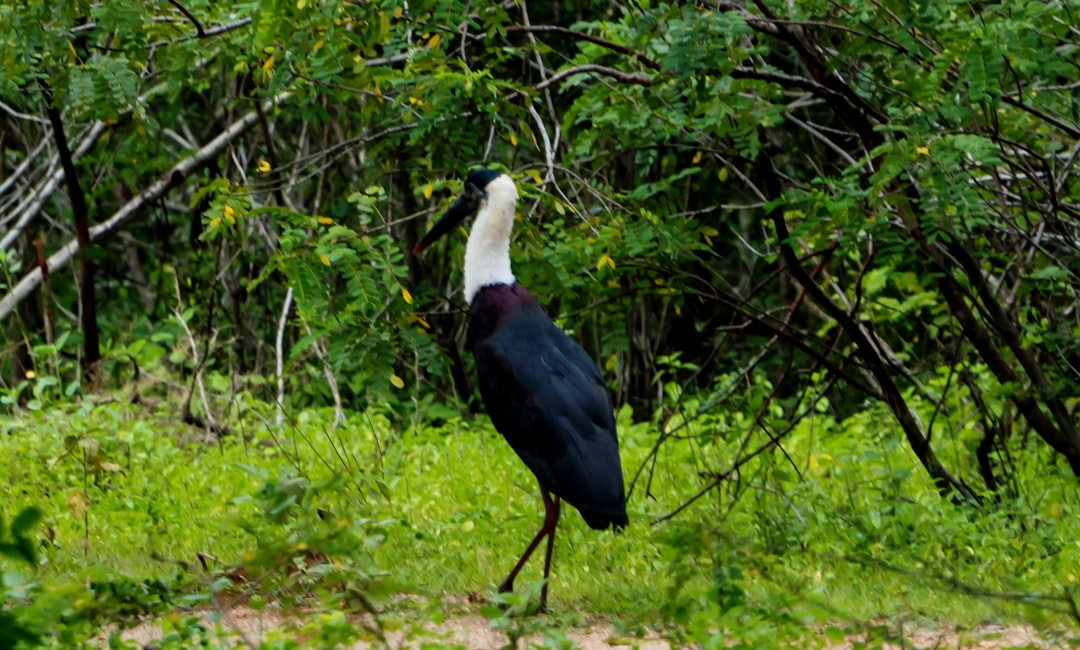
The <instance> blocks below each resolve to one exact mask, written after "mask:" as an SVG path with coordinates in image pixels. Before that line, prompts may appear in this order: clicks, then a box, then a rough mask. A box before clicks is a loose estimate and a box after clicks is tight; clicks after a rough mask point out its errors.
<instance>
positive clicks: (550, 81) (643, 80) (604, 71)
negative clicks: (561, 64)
mask: <svg viewBox="0 0 1080 650" xmlns="http://www.w3.org/2000/svg"><path fill="white" fill-rule="evenodd" d="M585 72H595V73H596V74H600V75H604V76H605V77H612V78H614V79H616V80H618V81H621V82H623V83H628V84H636V85H639V86H651V85H652V84H653V78H652V77H646V76H644V75H637V74H630V73H628V72H623V71H622V70H616V69H615V68H609V67H606V66H602V65H596V64H595V63H587V64H585V65H578V66H574V67H573V68H568V69H566V70H563V71H562V72H559V73H557V74H555V75H553V76H551V77H549V78H547V79H545V80H544V81H541V82H540V83H538V84H536V85H535V86H533V88H534V89H535V90H543V89H544V88H547V87H548V86H551V85H554V84H557V83H559V82H560V81H562V80H563V79H566V78H567V77H569V76H571V75H575V74H581V73H585Z"/></svg>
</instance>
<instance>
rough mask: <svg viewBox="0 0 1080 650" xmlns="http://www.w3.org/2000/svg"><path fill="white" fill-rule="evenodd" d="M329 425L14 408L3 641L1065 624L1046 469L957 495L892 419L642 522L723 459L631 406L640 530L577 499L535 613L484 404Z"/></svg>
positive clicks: (2, 492) (777, 640)
mask: <svg viewBox="0 0 1080 650" xmlns="http://www.w3.org/2000/svg"><path fill="white" fill-rule="evenodd" d="M266 412H269V410H267V411H266ZM332 418H333V414H332V413H329V412H323V411H306V412H303V413H300V414H297V415H296V416H295V418H294V419H293V420H292V421H291V425H290V426H287V427H285V428H284V430H280V431H279V430H277V429H276V428H275V427H274V426H271V425H270V424H269V423H268V422H267V421H264V420H262V419H260V418H259V417H256V416H255V415H254V412H252V415H250V416H249V417H248V418H247V419H246V420H244V421H242V422H238V423H237V426H236V427H234V429H235V431H236V434H235V435H234V436H232V437H229V438H226V439H224V440H220V441H214V442H207V441H206V440H204V439H203V437H202V435H201V434H200V433H199V432H193V431H191V430H190V429H186V428H183V427H181V426H179V425H177V424H175V421H174V420H173V419H172V417H171V415H170V412H169V407H168V406H167V404H162V405H161V406H159V407H157V408H147V407H144V406H137V405H131V404H129V403H127V402H124V401H111V402H102V403H97V404H92V403H90V402H86V403H84V404H83V405H82V406H81V407H79V408H76V409H54V410H49V411H41V412H36V413H27V414H23V415H22V416H20V417H19V418H18V419H12V420H9V421H7V422H5V423H4V424H3V429H2V432H0V464H2V466H4V467H7V468H9V469H8V472H7V474H6V477H5V480H4V481H2V482H0V502H2V503H4V504H5V505H4V510H3V514H4V515H5V521H8V522H11V525H10V526H8V525H5V527H3V528H0V545H2V546H0V547H2V548H3V549H6V551H7V552H6V553H5V554H4V556H3V557H2V558H0V562H2V563H3V564H2V567H3V590H4V591H3V593H4V596H3V602H4V609H3V612H2V615H0V627H4V628H6V629H7V630H8V632H6V633H7V634H8V636H7V637H0V645H2V644H3V642H4V639H7V642H8V646H5V647H9V646H13V645H16V644H17V643H18V644H21V646H19V647H32V645H33V644H34V642H35V640H40V642H41V643H44V644H45V645H46V646H52V647H72V646H74V645H77V644H80V643H85V642H87V641H88V640H91V639H97V640H98V642H99V643H104V642H105V639H109V643H112V644H114V645H116V646H119V645H121V642H120V640H119V636H118V634H119V632H120V631H121V630H122V629H124V628H125V627H127V626H130V625H133V624H135V623H136V622H138V621H145V620H147V618H148V617H149V619H150V620H155V621H157V622H158V624H160V625H161V627H162V629H163V631H164V634H165V637H164V639H163V640H162V642H161V644H159V646H158V647H160V648H168V647H190V646H191V645H194V644H198V643H203V642H207V643H217V642H219V641H220V642H222V643H224V641H221V639H224V638H226V637H228V636H229V634H231V632H230V627H229V625H228V624H227V620H226V618H222V619H221V621H220V622H219V623H218V624H217V628H216V629H215V628H214V627H213V626H212V625H211V624H210V623H208V622H207V618H206V617H205V616H196V615H195V613H196V612H198V611H205V610H209V611H218V612H227V611H228V608H230V607H232V606H235V605H245V606H247V607H251V608H253V609H255V610H256V611H267V612H278V613H284V614H285V615H286V618H287V615H288V613H289V612H301V611H302V612H308V614H306V615H305V616H303V617H299V618H297V619H295V621H294V623H295V624H293V625H291V626H286V627H284V628H281V629H278V630H276V631H274V632H272V633H268V635H267V636H266V639H265V640H264V647H268V648H276V647H283V648H284V647H293V646H291V645H289V644H290V643H294V642H295V639H298V638H303V639H305V643H307V644H309V645H307V646H306V647H340V646H343V645H346V644H348V643H351V642H353V641H356V640H358V639H366V640H368V641H371V642H375V643H378V642H380V641H386V639H387V638H388V637H387V634H390V633H391V632H393V631H397V632H399V633H400V632H404V633H405V634H406V635H407V637H409V638H429V637H430V642H431V643H438V642H441V641H440V639H439V637H438V636H437V635H436V636H430V635H433V634H435V633H434V632H432V631H431V629H430V628H431V626H432V625H435V626H437V624H438V623H439V622H441V621H442V620H443V619H445V618H446V617H448V616H455V615H462V614H477V613H479V614H481V615H483V616H486V617H488V618H489V619H491V624H492V626H493V627H495V628H496V629H497V630H500V631H501V632H503V633H504V634H505V636H506V638H507V639H508V640H509V641H510V642H512V643H515V644H516V643H517V642H518V640H519V639H521V638H524V637H526V636H528V635H536V636H532V637H529V638H532V639H534V641H535V642H536V643H540V644H543V645H547V646H550V647H566V645H567V644H568V643H569V641H568V640H567V639H566V637H565V634H564V633H563V632H562V631H563V630H565V629H566V628H568V627H572V626H579V625H585V624H588V623H589V622H590V621H592V620H596V619H606V620H610V621H613V622H614V623H615V624H616V628H617V630H619V633H620V634H624V635H626V638H628V639H631V640H632V639H633V638H636V636H637V635H639V634H642V633H643V632H644V630H646V629H649V630H653V631H654V632H653V633H658V634H661V635H663V636H666V637H669V638H670V639H671V640H672V641H673V642H677V643H692V644H699V645H703V646H713V645H717V644H719V645H723V646H724V647H781V646H795V647H808V646H812V645H815V644H817V645H824V644H826V643H829V642H832V641H835V640H836V638H843V637H844V635H845V634H847V633H850V632H851V631H852V630H853V629H859V626H860V625H861V624H862V623H863V622H871V621H872V622H874V624H880V623H881V621H883V620H884V621H887V622H889V623H894V624H916V625H930V626H941V625H945V626H953V625H960V626H972V625H975V624H977V623H979V622H981V621H985V620H996V621H1003V622H1009V621H1025V622H1028V623H1030V624H1034V625H1036V626H1038V627H1039V628H1041V629H1044V630H1045V633H1046V634H1053V633H1055V632H1053V631H1054V630H1059V631H1060V630H1062V629H1068V627H1067V626H1068V624H1069V621H1070V620H1071V619H1070V611H1069V609H1070V599H1071V598H1072V595H1071V594H1072V592H1073V590H1075V589H1076V587H1077V586H1078V582H1080V580H1078V569H1077V567H1078V566H1080V543H1078V542H1077V540H1080V523H1078V518H1077V514H1078V505H1077V502H1076V493H1075V488H1074V487H1073V485H1072V483H1071V479H1069V478H1068V477H1067V476H1064V475H1063V474H1064V473H1063V472H1062V473H1059V472H1057V471H1056V470H1055V468H1053V467H1050V468H1046V467H1042V468H1023V469H1024V471H1028V472H1032V473H1036V472H1037V473H1038V476H1039V479H1040V480H1039V481H1038V485H1039V486H1040V488H1039V490H1038V491H1034V490H1033V489H1028V490H1025V491H1024V492H1023V494H1022V496H1021V497H1020V498H1018V499H1014V500H1011V501H1007V500H1003V501H1001V502H1000V503H996V504H984V505H982V506H975V505H956V504H951V503H948V502H945V501H943V500H942V499H940V498H939V497H938V496H937V495H936V493H935V492H934V490H933V486H932V485H929V484H928V482H927V481H925V480H924V479H923V478H922V475H921V474H920V473H919V471H918V468H917V467H916V466H915V464H914V461H913V459H912V458H911V457H910V454H909V453H908V452H906V451H905V449H906V448H905V447H904V446H903V445H901V444H898V441H897V440H895V439H894V438H893V437H891V435H892V434H889V433H888V432H875V434H874V435H862V436H855V435H851V433H852V431H851V429H850V428H851V427H858V426H866V425H867V421H865V420H860V419H857V418H856V419H853V420H852V421H850V422H845V423H836V422H831V421H825V420H817V421H812V419H811V420H807V422H806V423H805V426H804V427H803V428H802V429H801V430H800V431H798V432H796V434H794V435H793V437H792V438H790V439H789V440H788V441H787V442H788V444H786V445H785V449H789V450H790V452H784V453H782V452H780V451H774V452H772V453H771V454H764V455H762V456H761V457H760V459H759V460H758V461H756V462H754V463H750V464H747V465H746V466H744V467H743V468H742V470H741V471H740V472H739V473H738V475H735V476H733V477H731V478H730V480H728V481H727V482H726V483H725V484H724V485H723V486H722V489H720V490H717V491H714V492H713V493H711V494H710V495H709V496H707V497H705V498H703V499H700V500H699V501H697V502H695V503H694V504H692V505H691V506H689V507H688V508H686V509H685V510H684V511H683V512H681V513H680V514H679V515H678V516H676V517H674V518H671V519H670V520H667V521H664V522H663V523H660V524H658V525H655V526H653V525H650V522H652V521H654V520H657V519H659V518H661V517H663V516H664V515H666V514H668V513H670V512H672V511H673V510H674V509H676V508H677V507H679V506H680V504H682V503H683V502H684V501H685V500H686V499H687V498H688V497H689V496H690V495H693V494H694V493H696V492H697V491H698V490H700V489H701V487H702V485H703V483H704V482H705V481H707V480H708V479H709V477H707V476H702V475H699V473H695V472H688V471H687V468H688V467H695V466H697V464H698V463H699V461H700V459H701V456H702V455H706V454H708V455H712V459H711V460H712V461H715V460H716V459H717V458H722V457H724V456H725V454H727V455H732V454H734V453H735V452H734V451H733V450H732V449H731V448H730V445H728V444H727V443H725V442H724V439H723V437H722V436H717V437H716V439H715V440H713V441H711V442H702V439H700V438H699V439H697V440H696V442H694V443H693V444H683V445H667V446H664V447H662V448H661V449H660V450H659V452H658V453H656V454H655V456H653V455H651V454H652V452H653V447H654V443H655V431H656V428H657V426H658V425H655V424H649V423H634V422H632V420H631V417H630V413H629V412H628V411H623V412H621V413H620V414H619V430H620V435H621V439H620V445H621V449H622V455H623V464H624V470H625V472H626V474H627V477H628V480H629V479H631V478H633V477H634V476H635V474H636V473H637V470H638V468H641V467H645V468H646V471H644V472H642V473H641V474H640V476H638V478H637V480H636V481H635V482H634V488H633V493H632V496H631V500H630V504H629V513H630V518H631V526H630V527H628V528H627V529H626V530H625V531H624V532H622V533H620V534H615V533H612V532H602V533H598V532H595V531H591V530H589V529H588V528H587V527H586V526H585V524H584V522H583V521H582V520H581V518H580V517H579V516H578V515H577V514H576V513H575V512H574V511H573V510H572V509H567V510H565V511H564V513H565V514H564V517H563V520H562V522H561V524H560V527H559V530H558V534H557V536H556V554H555V560H554V565H553V570H552V577H551V586H550V590H551V602H550V606H551V608H552V614H551V615H549V616H547V617H535V616H525V615H523V613H524V612H526V611H528V609H529V606H530V603H531V602H535V595H536V593H537V590H538V588H539V577H540V570H541V566H542V562H541V561H539V560H535V559H534V560H533V562H531V563H530V564H529V565H528V566H527V567H526V570H525V572H524V573H523V574H522V577H521V578H520V579H519V581H518V593H517V594H514V595H509V596H496V594H494V585H496V584H497V583H498V581H499V580H500V579H501V578H502V577H503V576H504V574H505V572H507V571H508V570H509V568H510V567H511V566H512V565H513V562H514V561H515V560H516V558H517V557H518V555H519V554H520V553H521V551H522V550H523V549H524V546H525V545H526V543H527V542H528V540H529V539H530V538H531V536H532V535H533V533H534V532H535V531H536V529H537V527H538V526H539V523H540V520H541V518H542V506H541V503H540V499H539V497H538V493H537V488H536V485H535V481H534V479H533V478H532V477H531V475H529V473H528V471H527V470H526V469H525V468H524V466H523V465H522V464H521V463H520V462H519V461H518V460H517V459H516V458H514V456H513V452H512V451H511V450H510V449H509V447H508V446H507V445H506V444H505V443H504V442H503V441H502V440H501V438H500V437H499V436H498V435H497V434H495V433H494V432H493V430H492V429H491V427H490V425H489V424H488V423H487V421H486V419H484V418H480V419H478V420H475V421H471V420H466V419H462V418H450V419H448V420H445V421H443V422H441V423H439V424H438V425H437V426H424V427H416V428H412V429H409V430H405V431H400V430H396V429H395V428H394V427H393V426H392V425H391V424H390V420H389V419H387V418H385V417H382V416H381V415H380V414H379V413H377V412H368V413H364V414H360V415H358V416H356V417H353V418H351V419H349V420H348V421H347V422H346V423H345V424H344V425H343V426H340V427H338V428H337V429H333V428H332V427H331V422H332ZM845 427H847V429H846V430H843V431H841V429H843V428H845ZM715 428H716V430H717V431H719V430H721V429H722V427H721V426H720V425H719V424H716V427H715ZM811 439H812V440H811ZM808 449H809V450H812V451H805V450H808ZM798 450H804V451H802V452H800V451H798ZM712 466H715V464H713V465H712ZM38 512H40V521H38V519H39V517H38V515H37V514H34V513H38ZM20 513H31V514H23V515H21V516H19V515H20ZM20 540H21V541H20ZM28 548H29V549H30V550H29V551H28V550H27V549H28ZM484 603H491V604H489V605H485V604H484ZM498 603H501V606H495V604H498ZM312 613H316V614H317V615H313V614H312ZM211 620H212V617H211ZM425 625H426V626H427V627H425ZM16 639H19V640H18V641H17V642H16ZM443 641H445V639H443ZM631 642H632V641H631ZM882 642H884V641H882Z"/></svg>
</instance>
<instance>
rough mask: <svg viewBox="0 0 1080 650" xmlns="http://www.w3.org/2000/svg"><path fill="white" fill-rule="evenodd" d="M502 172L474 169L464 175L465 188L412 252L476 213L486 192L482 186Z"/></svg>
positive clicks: (418, 251) (432, 242)
mask: <svg viewBox="0 0 1080 650" xmlns="http://www.w3.org/2000/svg"><path fill="white" fill-rule="evenodd" d="M501 174H502V172H498V171H495V170H494V169H474V170H473V171H471V172H469V175H468V176H466V177H465V189H464V191H463V192H462V193H461V196H459V197H458V198H457V200H456V201H454V202H453V203H451V204H450V207H449V208H447V210H446V212H444V213H443V215H442V216H441V217H439V220H438V221H436V222H435V225H434V226H432V227H431V230H429V231H428V232H427V234H426V235H424V236H423V237H422V238H421V239H420V241H419V242H418V243H417V244H416V246H415V247H414V248H413V252H414V253H420V252H423V251H424V250H425V249H426V248H427V247H428V246H431V245H432V244H434V243H435V242H436V241H437V240H438V239H439V238H440V237H442V236H443V235H445V234H446V233H448V232H450V231H452V230H453V229H454V228H456V227H457V226H458V225H459V224H460V223H461V222H462V221H464V220H465V218H466V217H469V216H471V215H473V214H475V213H476V210H477V208H479V207H480V201H482V200H483V199H484V197H485V196H487V194H486V193H485V192H484V188H486V187H487V185H488V183H490V182H491V181H493V180H495V179H496V178H498V177H499V176H500V175H501Z"/></svg>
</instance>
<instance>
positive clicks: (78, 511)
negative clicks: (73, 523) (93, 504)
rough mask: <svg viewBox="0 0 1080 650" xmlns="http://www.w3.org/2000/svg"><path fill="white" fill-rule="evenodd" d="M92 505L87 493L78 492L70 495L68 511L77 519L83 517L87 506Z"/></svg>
mask: <svg viewBox="0 0 1080 650" xmlns="http://www.w3.org/2000/svg"><path fill="white" fill-rule="evenodd" d="M89 505H90V499H87V498H86V494H84V493H82V492H76V493H75V494H72V495H71V496H70V497H68V500H67V506H68V512H70V513H71V516H72V517H74V518H75V519H82V518H83V515H85V514H86V508H87V507H88V506H89Z"/></svg>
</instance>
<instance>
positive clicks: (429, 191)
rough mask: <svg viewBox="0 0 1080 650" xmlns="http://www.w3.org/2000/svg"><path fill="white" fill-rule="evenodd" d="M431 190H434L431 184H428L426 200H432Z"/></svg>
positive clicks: (425, 194)
mask: <svg viewBox="0 0 1080 650" xmlns="http://www.w3.org/2000/svg"><path fill="white" fill-rule="evenodd" d="M431 190H432V187H431V183H428V184H427V185H425V186H424V198H425V199H430V198H431Z"/></svg>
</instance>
